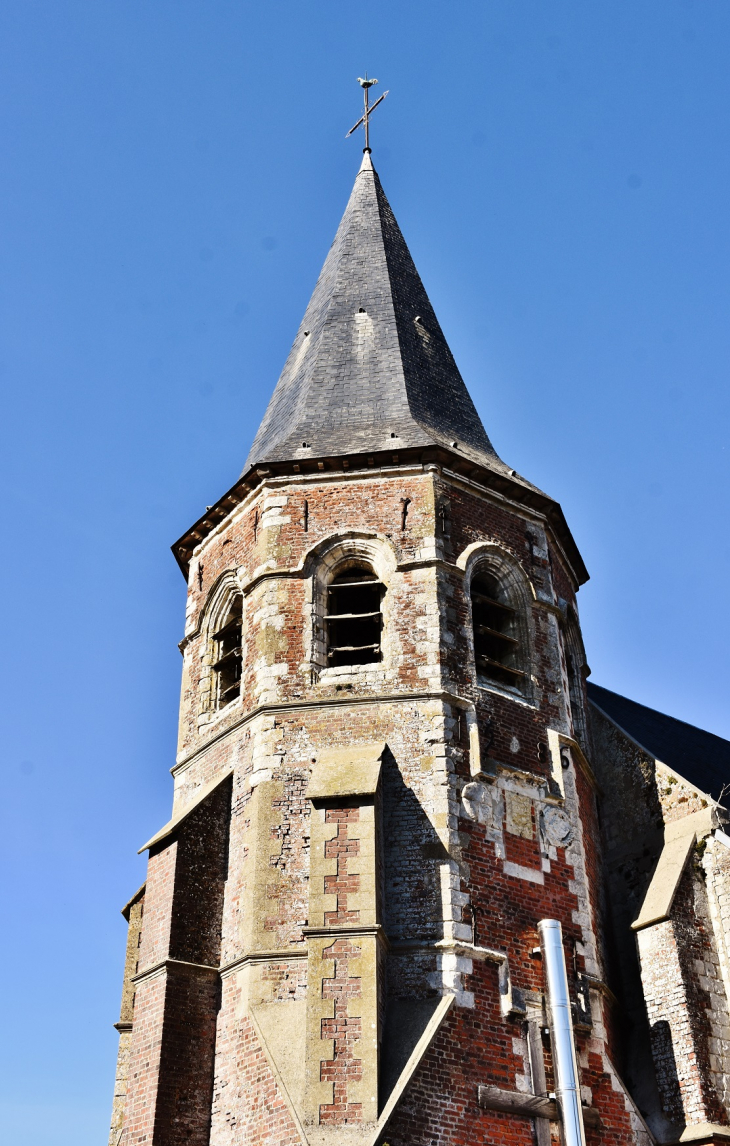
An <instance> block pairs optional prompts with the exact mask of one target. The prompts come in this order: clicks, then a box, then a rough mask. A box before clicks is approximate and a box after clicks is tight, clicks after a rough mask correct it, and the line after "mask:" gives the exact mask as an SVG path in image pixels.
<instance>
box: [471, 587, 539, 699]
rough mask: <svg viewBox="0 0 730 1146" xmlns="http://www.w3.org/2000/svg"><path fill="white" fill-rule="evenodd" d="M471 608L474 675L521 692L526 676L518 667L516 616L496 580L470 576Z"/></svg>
mask: <svg viewBox="0 0 730 1146" xmlns="http://www.w3.org/2000/svg"><path fill="white" fill-rule="evenodd" d="M471 608H472V618H473V623H474V656H475V659H476V667H477V676H481V677H484V678H486V679H487V680H489V681H492V682H494V683H495V684H501V685H507V686H508V687H510V688H517V689H520V690H522V689H523V688H524V685H525V682H526V673H525V672H524V671H523V670H522V668H521V667H520V664H521V662H522V640H521V635H520V625H519V614H518V611H517V609H515V608H514V606H513V605H512V604H511V603H510V601H509V599H508V596H507V593H506V591H505V589H504V587H503V586H502V585H501V584H500V582H499V580H498V578H497V577H495V576H493V575H492V574H491V573H486V572H481V573H478V574H477V575H476V576H475V577H474V579H473V581H472V584H471Z"/></svg>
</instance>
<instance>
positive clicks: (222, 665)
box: [213, 594, 243, 708]
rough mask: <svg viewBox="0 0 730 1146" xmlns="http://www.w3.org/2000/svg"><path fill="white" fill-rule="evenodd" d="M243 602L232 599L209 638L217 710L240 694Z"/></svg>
mask: <svg viewBox="0 0 730 1146" xmlns="http://www.w3.org/2000/svg"><path fill="white" fill-rule="evenodd" d="M242 636H243V599H242V597H241V596H240V595H238V594H237V595H236V597H234V599H233V601H232V602H231V605H230V608H229V609H228V612H227V614H226V617H225V619H224V621H223V624H222V626H221V628H220V629H218V631H217V632H216V633H214V634H213V641H214V644H215V652H214V655H215V662H214V664H213V672H214V673H215V699H216V707H217V708H225V706H226V705H227V704H230V703H231V701H232V700H236V698H237V697H238V696H240V693H241V668H242V663H243V654H242V650H241V642H242Z"/></svg>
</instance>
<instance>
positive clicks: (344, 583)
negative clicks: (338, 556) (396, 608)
mask: <svg viewBox="0 0 730 1146" xmlns="http://www.w3.org/2000/svg"><path fill="white" fill-rule="evenodd" d="M383 592H384V586H383V584H382V582H380V581H378V578H377V577H376V576H375V574H374V573H373V572H372V570H371V569H368V568H367V567H366V566H364V565H351V566H349V567H348V568H347V569H346V570H345V571H344V572H342V573H340V574H338V576H336V577H335V578H334V580H333V581H332V582H331V583H330V585H329V586H328V589H327V611H326V613H325V617H324V622H325V626H326V630H327V664H328V665H330V666H332V667H338V666H341V665H366V664H373V663H375V662H376V661H379V660H380V659H381V647H380V641H381V633H382V628H383V614H382V608H381V606H382V600H383Z"/></svg>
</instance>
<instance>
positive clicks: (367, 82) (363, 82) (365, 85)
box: [345, 72, 388, 152]
mask: <svg viewBox="0 0 730 1146" xmlns="http://www.w3.org/2000/svg"><path fill="white" fill-rule="evenodd" d="M357 82H358V83H359V85H360V87H361V88H362V89H363V95H364V97H365V110H364V112H363V114H362V115H361V116H360V118H359V120H358V121H357V123H356V124H355V126H354V127H351V128H350V130H349V131H348V133H347V135H346V136H345V139H349V138H350V136H351V135H352V133H353V131H357V129H358V127H360V126H361V125H362V126H363V127H364V128H365V147H364V148H363V150H364V151H368V152H369V151H370V116H371V115H372V114H373V112H374V111H375V109H376V107H377V106H378V104H379V103H382V102H383V100H384V99H385V97H386V96H387V94H388V93H387V92H383V94H382V95H381V97H380V99H376V101H375V103H374V104H373V106H372V107H370V102H369V96H368V93H369V91H370V88H371V87H372V86H373V84H376V83H377V82H378V81H377V80H371V79H368V74H367V72H366V73H365V79H363V78H362V76H358V77H357Z"/></svg>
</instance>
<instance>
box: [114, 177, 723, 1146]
mask: <svg viewBox="0 0 730 1146" xmlns="http://www.w3.org/2000/svg"><path fill="white" fill-rule="evenodd" d="M175 553H176V556H177V559H178V561H179V563H180V565H181V568H182V569H183V571H184V573H185V575H186V576H187V579H188V602H187V612H186V623H185V633H184V637H183V640H182V643H181V649H182V654H183V673H182V694H181V704H180V729H179V743H178V754H177V761H176V763H175V765H174V767H173V769H172V772H173V778H174V797H173V810H172V819H171V820H170V822H169V823H168V824H167V825H165V827H164V828H162V829H161V830H160V832H158V833H157V834H156V836H155V837H153V839H152V840H151V841H149V843H148V845H146V846H147V848H148V850H149V864H148V875H147V881H146V885H145V887H144V888H143V889H141V890H140V892H138V893H137V895H136V896H135V897H134V899H133V900H132V901H131V902H130V904H129V905H127V907H126V908H125V915H126V917H127V919H128V923H129V939H128V947H127V959H126V964H125V978H124V995H123V1007H122V1015H121V1020H120V1023H119V1024H118V1026H119V1031H120V1052H119V1063H118V1071H117V1083H116V1088H115V1096H114V1111H113V1121H112V1130H111V1137H110V1144H111V1146H143V1144H144V1146H178V1144H180V1146H182V1144H183V1143H185V1144H195V1146H290V1144H291V1146H293V1144H304V1146H307V1144H309V1146H328V1144H332V1146H341V1144H343V1143H350V1142H351V1143H353V1144H357V1146H366V1144H368V1146H385V1143H388V1144H389V1146H477V1144H479V1146H481V1144H483V1143H514V1144H515V1146H517V1144H522V1143H524V1144H525V1146H527V1144H529V1143H531V1142H532V1141H533V1140H534V1139H535V1138H536V1139H537V1141H538V1143H539V1146H548V1144H549V1142H550V1140H551V1137H553V1138H555V1137H556V1136H557V1135H558V1134H559V1133H560V1132H561V1131H560V1122H559V1108H558V1107H557V1106H556V1104H555V1103H554V1102H553V1101H552V1097H551V1096H552V1093H553V1091H554V1088H555V1083H554V1079H553V1066H552V1054H551V1046H550V1040H549V1037H548V1035H547V1033H546V1027H547V1019H546V1012H545V1000H544V993H545V977H544V969H543V966H542V962H541V959H540V956H539V939H538V931H537V924H538V922H539V921H540V920H541V919H545V918H553V919H557V920H559V921H560V922H561V924H562V928H563V936H564V950H565V959H566V966H567V970H568V976H569V982H570V989H571V992H572V1001H573V1019H574V1032H575V1039H576V1045H577V1052H578V1062H579V1072H580V1080H579V1081H580V1088H581V1100H582V1107H583V1115H582V1116H583V1120H584V1125H585V1135H586V1140H587V1142H588V1143H589V1144H592V1143H606V1144H609V1143H610V1144H611V1146H621V1144H626V1146H628V1144H634V1143H636V1144H640V1146H648V1144H649V1143H651V1142H653V1141H661V1142H674V1141H679V1140H680V1138H681V1140H682V1141H696V1142H700V1141H703V1142H714V1141H717V1142H719V1141H722V1140H725V1139H727V1138H730V1118H729V1117H728V1090H727V1083H728V1073H727V1069H728V1067H730V1019H729V1018H728V1003H727V999H728V995H727V991H728V985H729V983H730V962H729V960H728V950H727V938H726V937H727V927H728V916H729V915H730V850H729V849H730V839H729V838H728V837H726V836H724V833H723V832H722V827H721V824H722V822H723V820H724V816H723V814H722V811H721V809H719V808H718V805H717V803H716V801H713V800H712V799H711V798H710V797H709V796H708V795H707V794H705V793H702V792H701V791H700V790H699V789H698V788H697V787H696V785H693V784H692V783H691V782H689V781H685V780H682V779H681V777H680V778H677V779H675V781H674V783H673V784H672V785H667V783H666V776H667V775H668V772H667V770H666V769H664V771H662V769H663V768H664V765H662V764H661V762H659V761H657V760H656V759H653V758H651V756H650V754H648V753H646V752H643V750H642V749H641V747H640V746H637V745H636V744H635V743H634V742H633V741H632V740H630V738H628V737H627V735H626V733H625V730H622V729H621V728H620V727H619V726H618V725H617V724H615V723H614V722H612V721H611V720H610V718H609V717H608V716H607V715H606V714H605V712H602V711H599V710H597V709H593V710H592V709H591V706H590V705H589V703H588V699H587V695H586V689H585V676H586V675H587V672H588V670H587V665H586V662H585V655H584V653H583V646H582V642H581V638H580V627H579V622H578V613H577V603H576V594H577V591H578V588H579V585H580V584H581V582H582V581H584V580H585V578H586V576H587V574H586V573H585V569H584V567H583V563H582V561H581V559H580V555H579V553H578V551H577V548H576V546H575V542H574V541H573V539H572V537H571V535H570V533H569V531H568V528H567V526H566V524H565V521H564V518H563V515H562V512H561V511H560V507H559V506H557V505H556V503H555V502H553V501H552V500H551V499H550V498H549V497H548V496H547V495H545V494H543V493H542V492H541V491H540V490H538V489H537V488H536V487H534V486H532V485H531V484H530V483H529V482H527V481H525V480H524V479H523V478H521V477H520V476H519V475H517V474H516V473H515V471H514V470H510V469H509V468H508V467H507V466H506V465H505V464H504V463H503V462H502V461H501V459H499V458H498V456H497V455H496V453H495V452H494V450H493V447H492V445H491V443H490V442H489V439H488V438H487V436H486V433H485V432H484V430H483V428H482V426H481V423H480V422H479V419H478V416H477V414H476V411H475V410H474V407H473V405H472V403H471V399H470V398H469V396H468V393H467V391H466V388H465V386H464V384H463V381H462V380H461V377H460V375H459V373H458V370H457V369H456V366H455V364H454V362H453V358H452V357H451V354H450V351H449V349H448V346H447V344H446V342H445V340H444V338H443V334H442V333H441V330H440V328H439V326H438V322H437V320H436V318H435V315H434V314H433V311H432V308H431V306H430V303H429V301H428V298H427V296H426V294H425V291H424V290H423V287H422V284H421V282H420V279H419V278H418V275H417V272H416V270H415V267H414V266H413V263H412V260H411V259H410V255H409V253H408V250H407V247H406V245H405V242H404V240H403V237H402V235H401V233H400V231H399V230H398V227H397V224H396V223H395V219H394V217H393V215H392V212H391V210H390V207H389V205H388V203H387V200H386V199H385V196H384V193H383V191H382V188H381V186H380V183H379V180H378V178H377V175H376V174H375V171H374V169H373V167H372V164H371V162H370V158H369V155H368V154H366V155H365V159H364V162H363V167H362V169H361V172H360V173H359V175H358V178H357V181H356V184H355V189H354V191H353V195H352V198H351V200H350V203H349V205H348V208H347V211H346V213H345V216H344V218H343V221H342V224H341V226H340V229H339V231H338V234H337V237H336V239H335V243H334V244H333V247H332V250H331V251H330V255H329V256H328V259H327V262H326V263H325V267H324V269H323V272H322V275H321V276H320V280H319V282H318V284H317V287H316V288H315V292H314V295H313V297H312V301H311V303H310V305H309V307H308V309H307V313H306V314H305V318H304V320H303V323H302V327H301V328H300V331H299V333H298V334H297V338H296V340H295V343H294V347H293V348H292V352H291V354H290V356H289V359H288V360H287V364H286V366H285V369H284V372H283V374H282V377H281V379H280V381H279V384H278V386H277V388H276V390H275V392H274V396H273V398H272V402H271V404H270V407H269V410H268V411H267V414H266V417H265V418H264V422H263V423H262V427H261V430H260V431H259V434H258V436H257V439H256V441H255V443H254V447H253V449H252V453H251V456H250V458H249V460H248V462H247V464H246V468H245V470H244V473H243V475H242V477H241V479H240V480H239V481H238V482H237V483H236V485H235V486H234V487H233V489H232V490H231V491H229V492H228V493H227V494H225V495H224V497H223V498H221V500H220V501H219V502H218V503H217V504H216V505H215V506H213V507H212V509H211V510H210V511H209V512H208V513H207V514H206V516H205V517H204V518H202V519H201V520H200V521H199V522H197V523H196V525H195V526H194V527H193V528H192V530H191V531H189V533H188V534H186V535H185V537H184V538H182V539H181V541H180V542H178V543H177V545H176V546H175ZM348 570H350V571H354V574H353V575H354V577H355V579H357V578H358V577H362V576H363V575H364V574H363V570H364V571H365V575H367V576H369V577H374V578H375V579H376V580H377V583H378V584H379V585H380V586H381V590H380V591H381V602H380V612H381V617H380V620H379V621H378V624H379V625H380V629H379V630H378V631H379V636H378V641H377V649H376V651H375V653H374V655H373V657H372V658H371V659H370V660H369V661H368V660H367V657H366V658H363V659H364V663H347V656H346V655H345V654H337V655H336V656H334V655H333V647H334V646H333V638H332V632H333V630H332V628H331V622H330V621H328V619H327V618H328V613H327V610H328V608H329V607H330V606H329V604H328V602H329V601H330V600H331V593H330V590H329V586H330V585H331V584H332V583H333V581H334V579H335V578H338V577H341V576H342V575H343V574H345V573H347V571H348ZM485 578H486V579H487V580H486V581H485ZM480 579H481V580H480ZM484 584H488V585H492V586H495V587H496V588H494V590H493V591H494V593H495V594H497V596H495V598H494V599H495V602H496V603H495V604H494V605H492V606H490V607H491V608H492V609H493V610H494V609H499V608H500V607H501V608H502V609H503V610H504V611H506V612H507V613H509V616H510V617H511V618H512V620H511V621H510V624H511V626H512V627H511V629H510V635H503V636H502V637H501V638H500V637H499V633H497V635H496V637H495V635H494V632H492V630H491V629H490V626H489V625H486V626H485V625H484V624H482V623H480V622H479V620H478V617H477V613H476V612H475V605H474V602H475V600H477V599H478V593H479V592H482V593H483V592H484V589H483V586H484ZM479 585H481V586H482V589H479ZM474 594H477V596H474ZM500 595H501V596H500ZM498 598H499V599H498ZM500 601H501V604H500ZM239 615H240V654H239V653H235V656H237V657H238V658H239V662H240V684H239V683H238V682H237V681H235V680H234V685H233V686H231V685H230V681H228V683H227V684H226V688H228V689H229V691H228V692H226V693H225V696H223V693H222V691H221V690H222V688H223V684H222V683H221V682H222V681H223V679H224V678H223V675H222V674H223V672H224V671H228V670H224V669H222V668H221V664H222V663H223V662H222V661H221V656H222V654H221V647H222V646H221V643H220V639H219V638H218V637H217V636H216V634H217V633H219V632H221V630H222V628H223V627H224V626H225V625H226V624H227V623H229V619H230V618H231V617H238V616H239ZM495 623H496V622H495ZM485 629H486V630H487V639H488V640H491V641H492V644H491V645H490V646H489V647H490V648H492V649H495V648H497V649H498V650H501V649H502V648H505V649H507V651H506V652H505V653H504V654H502V653H501V652H499V651H498V652H497V653H495V654H494V655H493V657H492V659H490V657H489V656H487V657H486V658H485V657H484V656H483V655H482V653H481V652H480V649H481V650H483V647H484V646H483V644H480V641H482V642H483V639H484V630H485ZM490 632H492V635H491V637H490ZM495 640H496V641H497V642H499V641H500V640H501V641H502V644H499V643H498V644H497V645H495V644H494V641H495ZM510 650H511V651H510ZM343 657H344V660H343ZM500 657H502V660H500ZM354 659H356V658H354ZM226 680H228V678H226ZM231 689H232V691H230V690H231ZM596 722H598V723H596ZM591 727H593V728H594V730H596V737H595V739H596V745H597V748H596V749H595V750H594V747H593V741H592V739H591ZM642 752H643V754H642ZM672 775H674V774H672ZM667 787H668V788H669V789H670V790H669V791H668V793H667V794H666V795H664V796H662V794H661V793H662V792H664V790H665V788H667ZM680 787H681V788H682V790H683V791H684V792H685V800H684V802H683V803H678V802H677V800H676V793H675V789H677V790H679V788H680ZM614 789H615V791H614ZM616 792H618V793H619V795H618V796H617V795H616ZM607 793H608V794H607ZM621 793H623V797H622V796H621ZM627 794H628V795H627ZM621 798H625V799H626V800H627V803H628V804H629V805H630V808H629V810H628V812H627V814H626V816H625V817H624V822H623V823H621V824H619V825H614V830H613V831H611V830H608V831H607V829H606V809H608V811H609V814H610V816H613V815H614V814H621V813H620V809H619V812H618V813H617V811H616V807H617V806H618V805H619V804H620V802H621ZM662 801H663V802H662ZM599 817H600V818H599ZM690 819H691V820H692V823H691V824H689V820H690ZM685 821H687V824H688V826H682V827H680V828H677V827H676V826H672V825H675V824H676V823H678V822H681V824H682V825H685ZM611 823H612V821H609V829H610V827H611ZM634 830H636V831H638V832H643V833H645V834H646V838H647V842H648V851H647V856H646V857H645V860H646V862H644V864H643V867H642V865H641V864H638V863H637V864H633V866H632V869H631V873H630V876H629V881H628V886H625V881H624V884H621V882H620V881H621V879H622V878H623V874H622V872H621V871H620V868H621V856H622V855H629V854H630V849H629V850H628V851H627V848H628V847H629V844H628V842H627V840H630V839H631V838H634V837H632V835H631V832H632V831H634ZM677 840H679V843H677ZM652 849H653V850H652ZM662 864H663V865H664V867H662ZM654 868H656V872H658V873H659V875H660V877H661V878H660V880H659V883H660V884H661V886H660V887H659V888H658V889H657V885H656V884H657V881H656V878H655V879H654V881H653V882H652V872H653V870H654ZM662 872H664V873H665V875H662ZM655 874H656V873H655ZM672 880H673V881H674V882H673V884H672V886H671V888H670V890H667V889H668V888H669V884H671V883H672ZM632 897H633V898H632ZM622 905H623V907H622ZM621 910H623V915H622V914H621ZM632 925H633V928H634V929H633V930H632ZM619 933H620V934H619ZM632 1024H633V1026H632ZM637 1031H638V1034H636V1032H637ZM642 1038H643V1039H644V1042H643V1043H642V1042H641V1039H642ZM629 1044H630V1045H631V1046H639V1047H642V1046H643V1047H644V1050H643V1052H642V1054H641V1055H639V1056H638V1058H639V1059H640V1061H639V1062H638V1063H637V1061H635V1060H636V1059H637V1055H636V1054H634V1057H633V1058H632V1055H631V1053H630V1049H629ZM529 1098H532V1099H533V1106H531V1107H530V1106H528V1105H526V1099H529ZM534 1103H537V1106H538V1107H539V1112H538V1113H537V1114H535V1113H534V1111H535V1109H536V1107H535V1105H534Z"/></svg>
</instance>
